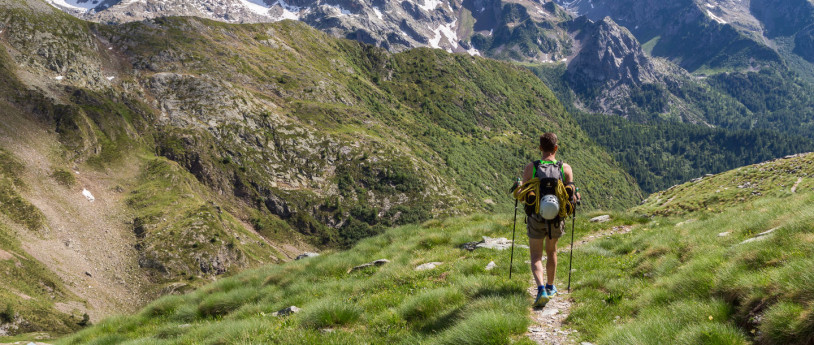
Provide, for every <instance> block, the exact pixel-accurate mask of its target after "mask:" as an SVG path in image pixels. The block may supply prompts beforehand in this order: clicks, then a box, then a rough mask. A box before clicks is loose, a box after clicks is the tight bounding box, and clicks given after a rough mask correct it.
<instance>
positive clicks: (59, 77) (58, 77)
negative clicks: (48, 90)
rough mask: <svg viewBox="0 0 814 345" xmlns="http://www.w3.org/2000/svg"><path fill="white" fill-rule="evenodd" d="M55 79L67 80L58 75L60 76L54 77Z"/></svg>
mask: <svg viewBox="0 0 814 345" xmlns="http://www.w3.org/2000/svg"><path fill="white" fill-rule="evenodd" d="M54 79H56V80H62V79H65V77H64V76H61V75H58V76H56V77H54Z"/></svg>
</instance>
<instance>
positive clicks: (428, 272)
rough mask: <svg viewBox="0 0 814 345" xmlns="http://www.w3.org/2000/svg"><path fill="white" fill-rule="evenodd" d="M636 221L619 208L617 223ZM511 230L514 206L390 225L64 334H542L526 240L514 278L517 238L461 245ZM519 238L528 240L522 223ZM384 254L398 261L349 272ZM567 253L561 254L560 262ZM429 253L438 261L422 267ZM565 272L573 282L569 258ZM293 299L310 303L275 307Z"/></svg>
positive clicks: (513, 338) (148, 338)
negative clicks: (534, 322) (291, 310)
mask: <svg viewBox="0 0 814 345" xmlns="http://www.w3.org/2000/svg"><path fill="white" fill-rule="evenodd" d="M635 221H636V219H628V218H624V217H620V218H619V219H616V220H614V221H613V222H612V223H611V224H612V225H621V224H634V223H635ZM519 222H520V224H518V227H522V220H519ZM578 226H579V229H580V233H579V236H578V237H577V238H578V239H579V238H586V237H588V236H589V235H590V234H592V233H595V232H596V231H597V230H599V229H602V228H604V227H606V226H608V225H607V224H597V223H589V222H588V220H587V219H586V218H582V217H580V219H579V221H578ZM518 232H522V230H520V229H518ZM511 233H512V215H511V214H499V215H491V216H484V215H477V214H476V215H472V216H466V217H452V218H447V219H443V220H440V219H437V220H430V221H428V222H426V223H424V224H421V225H408V226H402V227H398V228H393V229H388V230H387V231H386V232H384V233H382V234H380V235H377V236H375V237H372V238H367V239H364V240H362V241H360V242H359V243H357V244H356V245H355V246H354V247H353V248H351V249H348V250H346V251H342V252H334V253H323V254H322V255H320V256H318V257H312V258H306V259H302V260H298V261H294V262H289V263H285V264H282V265H275V266H268V267H264V268H260V269H255V270H251V271H247V272H243V273H241V274H239V275H237V276H234V277H229V278H224V279H221V280H219V281H217V282H215V283H213V284H210V285H208V286H206V287H204V288H202V289H200V290H198V291H195V292H193V293H189V294H186V295H181V296H167V297H164V298H162V299H160V300H158V301H155V302H153V303H151V304H150V305H148V306H147V307H145V308H144V309H143V310H142V311H140V312H139V313H137V314H134V315H130V316H122V317H115V318H111V319H108V320H106V321H104V322H102V323H100V324H98V325H96V326H93V327H90V328H88V329H85V330H83V331H81V332H78V333H76V334H75V335H71V336H68V337H66V338H63V339H61V340H59V341H57V342H56V343H57V344H98V343H105V342H108V343H109V342H115V343H122V344H131V343H132V344H135V343H144V342H147V343H153V344H186V343H264V344H271V343H274V344H363V343H368V344H386V343H394V344H507V343H514V344H534V343H533V342H532V341H530V340H529V339H527V338H526V337H525V333H526V332H527V327H528V325H529V324H530V322H531V320H530V318H529V315H528V314H529V305H530V304H531V302H532V301H531V297H530V296H529V293H528V287H529V285H530V284H531V283H530V282H529V278H530V269H529V265H528V264H527V263H526V261H527V260H528V259H529V253H528V249H526V248H523V247H518V248H515V253H514V267H513V270H514V273H513V276H512V279H508V269H509V261H510V260H509V254H510V252H509V250H496V249H487V248H477V249H474V250H473V251H469V250H466V249H462V248H461V247H462V245H463V244H465V243H469V242H472V241H479V240H481V239H482V237H483V236H488V237H492V238H496V237H507V238H509V237H511ZM517 239H518V244H522V245H526V244H527V243H528V242H527V240H526V239H527V237H526V236H524V235H522V234H518V236H517ZM379 259H387V260H389V261H390V262H388V263H385V264H382V265H380V266H375V265H372V266H369V267H365V268H362V269H359V270H354V271H352V272H349V271H350V270H351V268H354V267H356V266H358V265H362V264H365V263H369V262H372V261H374V260H379ZM567 259H568V257H567V256H565V255H563V256H562V258H561V261H560V265H564V266H562V267H565V266H567V265H568V260H567ZM491 262H494V264H495V266H494V268H491V269H490V268H488V267H487V266H489V265H490V263H491ZM429 263H434V264H435V266H434V267H429V268H426V269H419V268H418V267H419V266H422V265H424V266H427V265H425V264H429ZM559 273H560V274H559V277H558V279H559V281H560V282H564V281H565V279H566V278H567V275H568V272H567V270H560V272H559ZM563 284H564V283H563ZM563 289H564V286H563ZM292 305H293V306H296V307H298V308H300V309H301V311H300V312H298V313H296V314H292V315H288V316H278V315H275V314H274V313H275V312H277V311H279V310H282V309H284V308H287V307H289V306H292Z"/></svg>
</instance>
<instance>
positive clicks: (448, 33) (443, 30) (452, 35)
mask: <svg viewBox="0 0 814 345" xmlns="http://www.w3.org/2000/svg"><path fill="white" fill-rule="evenodd" d="M457 22H458V19H455V20H453V21H452V23H449V24H447V25H439V26H438V27H437V28H436V29H434V30H432V32H434V33H435V37H433V38H431V39H430V47H433V48H441V46H440V44H441V37H442V36H444V37H446V38H447V40H448V41H449V43H450V44H452V47H453V48H458V34H457V33H456V32H455V23H457Z"/></svg>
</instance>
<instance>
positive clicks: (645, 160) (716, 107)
mask: <svg viewBox="0 0 814 345" xmlns="http://www.w3.org/2000/svg"><path fill="white" fill-rule="evenodd" d="M526 68H529V69H530V70H532V71H533V72H534V73H535V74H536V75H538V76H539V77H540V78H542V79H543V80H544V81H546V84H547V85H548V86H549V87H551V89H552V90H553V91H554V93H555V94H557V97H558V98H559V99H561V100H562V102H563V104H565V105H566V108H567V109H568V110H569V111H570V112H571V113H572V114H575V118H576V119H577V120H578V122H579V123H580V126H581V127H582V128H583V129H585V131H586V132H588V133H589V134H590V136H591V137H592V138H594V140H595V141H596V142H597V143H598V144H600V145H602V146H603V147H604V148H605V150H607V151H609V152H611V153H612V154H613V155H614V157H615V158H616V159H617V160H618V161H619V162H620V164H621V166H622V167H623V168H624V169H625V170H626V171H627V172H628V173H629V174H631V175H632V176H633V177H634V178H635V179H636V181H637V182H638V184H639V186H640V187H641V188H642V189H643V190H644V191H645V192H646V193H652V192H655V191H658V190H662V189H665V188H668V187H670V186H672V185H675V184H679V183H683V182H686V181H688V180H690V179H692V178H696V177H699V176H703V175H705V174H711V173H712V174H714V173H719V172H722V171H726V170H730V169H734V168H736V167H740V166H743V165H746V164H753V163H757V162H761V161H766V160H769V159H774V158H778V157H783V156H786V155H789V154H794V153H799V152H807V151H812V150H814V146H812V140H811V137H810V136H811V133H812V132H811V131H810V130H808V125H806V124H805V123H806V122H805V120H803V119H802V118H800V117H799V116H803V117H804V115H803V114H805V113H806V110H801V111H794V110H791V109H796V107H797V106H801V107H802V106H803V104H807V102H808V101H801V102H796V101H793V100H794V99H795V98H799V99H803V100H804V99H806V98H807V97H809V96H808V93H807V92H806V91H804V89H799V90H798V91H795V92H788V93H787V92H784V91H780V89H777V90H775V91H777V93H775V94H772V93H771V92H769V93H763V94H760V95H756V94H755V95H753V96H751V97H750V100H751V101H753V102H755V104H763V103H761V102H763V101H766V100H770V99H771V101H770V102H767V103H766V104H768V103H772V104H775V105H773V106H772V107H773V108H774V109H775V110H777V111H778V114H780V113H782V114H786V115H782V116H770V115H760V116H757V115H756V114H754V113H750V111H749V108H747V107H746V106H745V105H743V104H740V103H739V102H738V101H737V100H735V99H733V98H732V97H730V96H727V95H725V94H723V93H722V92H720V91H716V90H717V89H715V88H712V87H710V86H705V87H703V88H702V87H700V86H699V85H697V84H696V85H695V86H693V84H685V85H684V86H683V88H682V90H683V91H680V92H681V93H684V94H685V95H688V97H691V98H692V99H693V101H691V102H688V103H687V105H688V106H691V107H698V108H697V109H705V110H704V111H700V112H699V113H698V114H701V113H704V112H707V111H708V112H710V113H712V114H717V115H716V116H715V117H713V120H714V121H726V123H724V124H722V125H721V126H716V127H710V126H705V125H693V124H690V123H681V122H676V121H674V120H675V118H668V119H661V118H654V116H653V115H652V114H649V113H648V112H646V111H645V112H631V113H628V116H627V119H623V118H620V117H609V116H607V115H601V114H586V113H585V112H584V111H581V110H580V109H578V107H577V106H575V104H577V103H578V102H579V100H578V96H577V95H576V94H575V93H574V92H572V90H571V89H570V88H569V86H568V84H567V83H565V82H564V81H563V79H562V78H563V75H564V73H566V66H565V65H562V64H561V65H558V66H539V65H526ZM758 74H759V75H768V74H771V72H769V71H763V72H760V73H755V75H754V77H756V78H761V77H758ZM727 78H732V80H730V81H731V84H728V85H738V86H737V87H738V88H739V89H741V90H745V89H750V88H753V87H757V85H758V84H757V83H752V82H749V81H744V82H738V81H735V80H736V79H738V77H735V75H734V74H733V75H730V76H729V77H727ZM750 78H751V77H750ZM747 79H748V78H747ZM799 85H802V84H799ZM650 86H653V85H650ZM650 86H647V85H643V86H642V88H641V89H637V90H636V91H634V92H633V95H634V97H633V98H632V99H630V100H629V101H630V102H641V104H643V105H648V104H650V105H655V104H664V102H666V100H665V99H660V97H661V96H660V95H663V92H664V91H663V90H662V89H661V88H659V87H650ZM754 91H755V89H751V91H749V92H754ZM781 94H783V95H786V96H781ZM791 103H794V104H797V105H793V104H791ZM691 104H692V105H691ZM781 104H783V105H781ZM569 105H570V106H569ZM764 105H765V104H764ZM762 106H763V105H761V106H758V107H762ZM804 107H808V106H807V105H806V106H804ZM795 119H797V120H795ZM769 121H775V122H774V124H772V123H769ZM747 123H752V124H754V125H750V124H747ZM744 143H749V145H744Z"/></svg>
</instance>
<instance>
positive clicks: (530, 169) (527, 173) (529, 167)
mask: <svg viewBox="0 0 814 345" xmlns="http://www.w3.org/2000/svg"><path fill="white" fill-rule="evenodd" d="M533 174H534V164H532V163H529V164H526V166H525V167H523V172H521V176H523V178H522V180H523V183H526V182H528V181H529V180H531V176H532V175H533ZM518 187H519V186H518ZM518 192H520V188H517V189H515V190H514V197H515V198H516V197H517V193H518Z"/></svg>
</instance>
